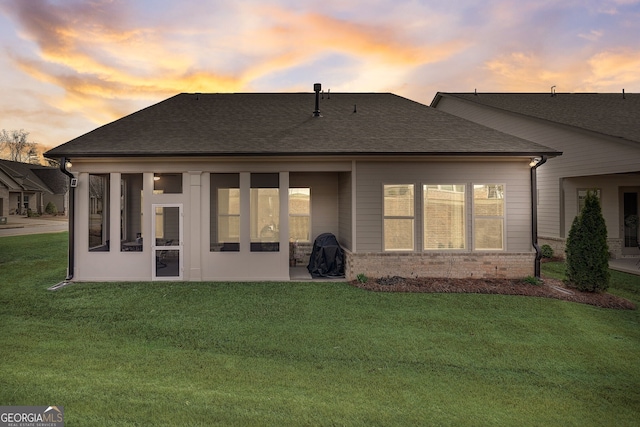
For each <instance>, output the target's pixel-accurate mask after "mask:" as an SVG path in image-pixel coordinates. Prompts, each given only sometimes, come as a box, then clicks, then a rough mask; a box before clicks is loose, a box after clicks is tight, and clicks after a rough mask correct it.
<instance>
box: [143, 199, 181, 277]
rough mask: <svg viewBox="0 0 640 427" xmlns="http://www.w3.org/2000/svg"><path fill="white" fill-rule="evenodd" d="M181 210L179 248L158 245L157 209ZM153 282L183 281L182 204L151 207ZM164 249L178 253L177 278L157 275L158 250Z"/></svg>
mask: <svg viewBox="0 0 640 427" xmlns="http://www.w3.org/2000/svg"><path fill="white" fill-rule="evenodd" d="M176 207H177V208H179V225H178V236H179V237H178V245H177V246H161V245H157V244H156V243H157V241H156V236H155V230H156V208H176ZM151 231H152V234H151V239H150V240H151V280H153V281H172V280H182V278H183V276H184V212H183V207H182V203H154V204H152V205H151ZM158 249H162V250H167V251H177V252H178V260H179V261H178V275H177V276H168V277H164V276H160V277H158V276H157V275H156V273H157V271H156V262H157V260H156V250H158Z"/></svg>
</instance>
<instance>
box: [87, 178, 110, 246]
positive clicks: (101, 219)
mask: <svg viewBox="0 0 640 427" xmlns="http://www.w3.org/2000/svg"><path fill="white" fill-rule="evenodd" d="M89 250H90V251H92V252H100V251H103V252H104V251H108V250H109V174H103V175H93V174H90V175H89Z"/></svg>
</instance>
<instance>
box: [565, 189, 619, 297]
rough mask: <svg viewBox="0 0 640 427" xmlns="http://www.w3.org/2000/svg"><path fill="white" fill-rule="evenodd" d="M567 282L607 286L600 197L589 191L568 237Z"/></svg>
mask: <svg viewBox="0 0 640 427" xmlns="http://www.w3.org/2000/svg"><path fill="white" fill-rule="evenodd" d="M565 252H566V254H567V282H568V283H569V284H570V285H572V286H575V287H576V288H578V289H579V290H581V291H589V292H604V291H606V290H607V289H608V288H609V279H610V273H609V245H607V226H606V224H605V222H604V217H603V216H602V210H601V208H600V200H599V199H598V197H597V196H596V195H595V193H593V192H591V191H589V192H588V193H587V197H586V199H585V204H584V208H582V212H580V214H579V215H578V216H577V217H576V218H575V219H574V220H573V224H572V225H571V230H570V231H569V236H568V238H567V247H566V250H565Z"/></svg>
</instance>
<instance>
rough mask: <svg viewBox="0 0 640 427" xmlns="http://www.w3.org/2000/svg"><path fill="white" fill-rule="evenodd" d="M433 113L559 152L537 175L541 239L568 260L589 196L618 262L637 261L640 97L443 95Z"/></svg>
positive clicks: (634, 95)
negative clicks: (597, 204) (596, 201)
mask: <svg viewBox="0 0 640 427" xmlns="http://www.w3.org/2000/svg"><path fill="white" fill-rule="evenodd" d="M431 106H432V107H434V108H436V109H438V110H441V111H445V112H448V113H451V114H455V115H457V116H459V117H462V118H465V119H468V120H472V121H474V122H476V123H479V124H482V125H485V126H489V127H491V128H493V129H496V130H498V131H500V132H505V133H508V134H510V135H513V136H516V137H519V138H524V139H527V140H530V141H533V142H536V143H539V144H543V145H545V146H549V147H553V148H555V149H557V150H558V151H562V152H563V155H562V156H561V157H557V158H554V159H552V160H550V161H549V162H548V163H547V164H545V165H544V167H542V168H540V171H539V173H538V207H539V214H538V233H539V242H540V244H543V243H548V244H549V245H551V246H552V247H553V248H554V249H555V252H556V253H558V254H560V255H563V254H564V245H565V240H566V237H567V235H568V233H569V230H570V229H571V225H572V223H573V219H574V218H575V217H576V215H578V213H579V212H580V210H581V208H582V203H583V200H584V196H585V195H586V194H587V191H590V190H591V191H595V192H596V194H597V195H599V197H600V200H601V205H602V213H603V216H604V218H605V221H606V225H607V231H608V243H609V248H610V252H611V255H612V256H613V257H614V258H620V257H624V256H638V240H639V238H640V227H639V225H638V215H639V213H640V94H625V93H624V92H622V93H573V94H570V93H438V94H437V95H436V96H435V98H434V99H433V102H432V103H431Z"/></svg>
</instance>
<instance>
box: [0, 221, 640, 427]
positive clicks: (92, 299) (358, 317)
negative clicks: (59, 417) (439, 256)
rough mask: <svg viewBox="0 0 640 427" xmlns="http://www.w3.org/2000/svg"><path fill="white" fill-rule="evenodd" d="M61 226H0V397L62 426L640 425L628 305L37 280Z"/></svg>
mask: <svg viewBox="0 0 640 427" xmlns="http://www.w3.org/2000/svg"><path fill="white" fill-rule="evenodd" d="M66 238H67V235H66V234H65V233H61V234H49V235H40V236H25V237H3V238H0V277H1V278H2V281H1V282H0V361H1V362H0V366H1V368H0V405H60V406H64V409H65V421H66V425H68V426H74V425H75V426H94V425H95V426H138V425H144V426H154V425H157V426H171V425H179V426H185V425H189V426H211V425H225V426H227V425H238V426H251V425H258V426H263V425H277V426H287V425H291V426H301V425H313V426H316V425H346V426H360V425H362V426H376V425H384V426H389V425H398V426H408V425H444V426H447V425H450V426H501V425H503V426H513V425H518V426H550V425H554V426H556V425H557V426H559V425H562V426H591V425H593V426H600V425H616V426H625V425H627V426H631V425H637V423H638V417H639V416H640V409H639V408H640V327H639V326H640V314H639V312H638V311H618V310H607V309H600V308H596V307H592V306H587V305H581V304H576V303H570V302H564V301H558V300H552V299H543V298H531V297H518V296H500V295H464V294H400V293H398V294H392V293H371V292H367V291H363V290H360V289H356V288H354V287H351V286H349V285H347V284H343V283H334V282H326V283H275V284H274V283H165V282H163V283H120V284H113V283H112V284H109V283H92V284H73V285H71V286H68V287H66V288H63V289H61V290H59V291H56V292H50V291H47V290H46V288H47V287H49V286H51V285H53V284H55V283H57V282H59V281H60V280H61V279H62V278H64V276H65V271H66V252H65V250H66V249H65V248H66V243H65V242H66V240H65V239H66ZM548 267H549V264H545V265H544V268H545V270H546V269H547V268H548ZM545 273H546V271H545ZM620 277H622V278H620ZM620 277H618V275H617V274H616V275H614V283H612V291H615V292H618V291H620V292H622V293H625V294H626V295H628V297H630V298H632V299H633V300H634V302H636V303H640V298H638V292H637V291H638V289H639V288H640V283H639V278H638V277H637V276H628V275H621V276H620ZM619 287H620V289H619Z"/></svg>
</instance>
